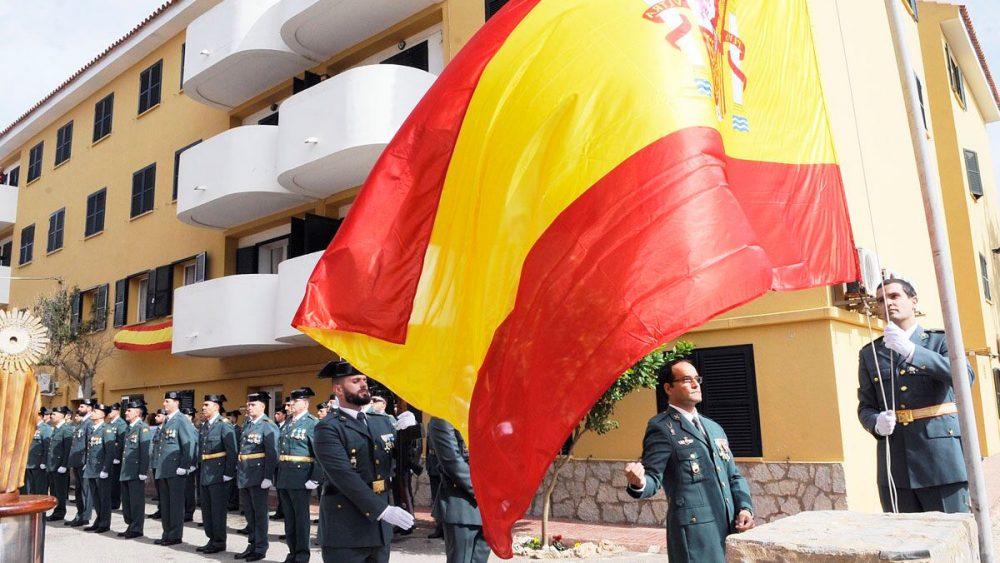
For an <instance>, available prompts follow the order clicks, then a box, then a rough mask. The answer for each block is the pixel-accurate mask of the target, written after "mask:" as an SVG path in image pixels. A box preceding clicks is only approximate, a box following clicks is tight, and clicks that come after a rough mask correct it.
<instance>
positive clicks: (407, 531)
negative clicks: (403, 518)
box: [396, 526, 416, 536]
mask: <svg viewBox="0 0 1000 563" xmlns="http://www.w3.org/2000/svg"><path fill="white" fill-rule="evenodd" d="M415 528H416V526H410V527H409V528H407V529H405V530H404V529H402V528H396V533H397V534H399V535H401V536H408V535H410V534H412V533H413V530H414V529H415Z"/></svg>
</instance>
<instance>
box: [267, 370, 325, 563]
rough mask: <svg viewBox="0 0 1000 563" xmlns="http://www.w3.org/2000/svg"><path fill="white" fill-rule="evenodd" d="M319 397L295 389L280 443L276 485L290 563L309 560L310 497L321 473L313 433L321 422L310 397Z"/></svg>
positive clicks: (302, 389) (304, 388)
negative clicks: (281, 507)
mask: <svg viewBox="0 0 1000 563" xmlns="http://www.w3.org/2000/svg"><path fill="white" fill-rule="evenodd" d="M315 395H316V394H315V393H313V390H312V389H310V388H308V387H302V388H299V389H295V390H293V391H292V392H291V393H289V395H288V397H289V399H290V400H291V402H290V403H289V404H288V410H289V413H288V418H287V419H286V420H285V425H284V426H283V427H282V428H281V438H280V439H279V442H278V446H279V447H278V471H277V481H276V482H275V486H276V487H277V489H278V497H279V498H280V499H281V503H282V505H283V506H284V508H285V541H286V543H287V544H288V557H287V558H285V561H286V563H287V562H292V561H294V562H296V563H303V562H305V561H309V528H310V526H311V524H312V522H311V517H310V516H309V496H310V495H311V493H312V491H314V490H315V489H316V488H317V487H319V474H320V473H321V472H322V470H321V469H320V468H319V465H317V464H316V454H315V451H314V448H313V431H314V429H315V428H316V423H317V422H318V420H317V419H316V417H315V416H313V415H312V414H310V413H309V398H310V397H314V396H315Z"/></svg>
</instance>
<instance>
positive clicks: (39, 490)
mask: <svg viewBox="0 0 1000 563" xmlns="http://www.w3.org/2000/svg"><path fill="white" fill-rule="evenodd" d="M25 477H27V478H26V479H25V480H24V486H25V489H27V493H28V494H29V495H47V494H49V472H48V471H46V470H44V469H29V470H28V473H27V475H26V476H25Z"/></svg>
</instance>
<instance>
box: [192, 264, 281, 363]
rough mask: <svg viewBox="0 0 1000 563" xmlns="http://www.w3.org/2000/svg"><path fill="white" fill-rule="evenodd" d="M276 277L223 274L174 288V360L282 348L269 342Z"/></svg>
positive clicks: (273, 342)
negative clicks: (175, 356) (179, 357)
mask: <svg viewBox="0 0 1000 563" xmlns="http://www.w3.org/2000/svg"><path fill="white" fill-rule="evenodd" d="M277 291H278V276H276V275H273V274H248V275H242V276H226V277H224V278H217V279H214V280H208V281H204V282H200V283H196V284H191V285H185V286H183V287H179V288H177V289H176V290H174V342H173V350H172V351H173V354H174V355H177V356H202V357H212V358H218V357H224V356H235V355H240V354H253V353H257V352H267V351H271V350H276V349H279V348H285V347H288V345H287V344H284V343H281V342H277V341H275V340H274V323H275V312H276V305H277Z"/></svg>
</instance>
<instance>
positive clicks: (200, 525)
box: [197, 522, 205, 528]
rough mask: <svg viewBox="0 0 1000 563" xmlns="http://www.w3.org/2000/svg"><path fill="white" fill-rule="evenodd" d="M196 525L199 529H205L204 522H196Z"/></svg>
mask: <svg viewBox="0 0 1000 563" xmlns="http://www.w3.org/2000/svg"><path fill="white" fill-rule="evenodd" d="M197 525H198V527H199V528H204V527H205V523H204V522H198V524H197Z"/></svg>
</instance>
